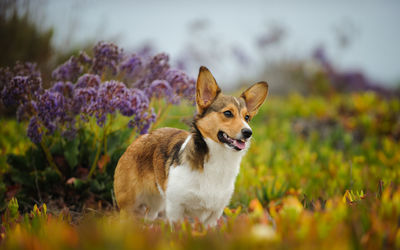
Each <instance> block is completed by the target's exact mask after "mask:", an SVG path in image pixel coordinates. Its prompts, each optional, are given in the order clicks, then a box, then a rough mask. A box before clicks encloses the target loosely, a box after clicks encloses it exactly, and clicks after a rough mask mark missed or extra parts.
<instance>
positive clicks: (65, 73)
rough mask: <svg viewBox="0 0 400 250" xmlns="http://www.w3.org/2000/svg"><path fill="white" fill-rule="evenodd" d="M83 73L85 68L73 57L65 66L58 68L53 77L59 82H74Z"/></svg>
mask: <svg viewBox="0 0 400 250" xmlns="http://www.w3.org/2000/svg"><path fill="white" fill-rule="evenodd" d="M82 71H83V67H82V65H80V63H79V60H78V58H76V57H74V56H72V57H71V58H70V59H69V60H68V61H66V62H65V63H64V64H62V65H60V66H58V67H57V68H56V69H55V70H54V71H53V73H52V75H51V76H52V77H53V79H55V80H57V81H74V80H76V79H77V78H78V76H79V75H80V74H82Z"/></svg>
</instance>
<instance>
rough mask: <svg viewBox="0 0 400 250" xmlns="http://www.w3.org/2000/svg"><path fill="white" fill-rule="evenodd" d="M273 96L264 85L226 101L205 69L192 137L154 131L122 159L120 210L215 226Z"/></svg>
mask: <svg viewBox="0 0 400 250" xmlns="http://www.w3.org/2000/svg"><path fill="white" fill-rule="evenodd" d="M267 93H268V84H267V83H266V82H259V83H256V84H254V85H253V86H251V87H250V88H248V89H247V90H246V91H244V92H243V93H242V94H241V95H240V97H239V98H237V97H233V96H227V95H224V94H222V93H221V90H220V88H219V87H218V85H217V83H216V81H215V79H214V77H213V75H212V74H211V72H210V71H209V70H208V69H207V68H206V67H203V66H202V67H200V71H199V75H198V79H197V83H196V107H197V114H196V115H195V117H194V120H193V123H192V127H191V131H190V132H188V131H185V130H180V129H175V128H160V129H157V130H154V131H152V132H151V133H149V134H145V135H142V136H140V137H138V138H137V139H136V140H135V141H134V142H133V143H132V144H131V145H130V146H129V147H128V149H127V150H126V151H125V153H124V154H123V155H122V156H121V158H120V159H119V162H118V165H117V167H116V169H115V175H114V192H115V198H116V201H117V204H118V206H119V208H120V210H125V211H129V212H132V213H134V214H135V215H138V216H142V217H144V218H145V219H147V220H154V219H156V218H165V217H166V219H167V220H168V221H169V222H170V223H174V222H177V221H179V220H183V219H184V218H189V219H195V218H197V219H198V220H199V221H200V222H202V223H203V224H204V225H206V226H211V227H212V226H215V225H216V224H217V221H218V219H219V218H220V217H221V215H222V213H223V210H224V208H225V206H227V205H228V204H229V202H230V199H231V196H232V194H233V191H234V184H235V179H236V176H237V175H238V173H239V168H240V162H241V159H242V157H243V155H244V154H245V153H246V151H247V149H248V148H249V146H250V139H251V136H252V130H251V128H250V126H249V124H248V123H249V121H250V120H251V119H252V118H253V117H254V115H256V113H257V111H258V109H259V108H260V106H261V105H262V104H263V103H264V100H265V98H266V97H267Z"/></svg>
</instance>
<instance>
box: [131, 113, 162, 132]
mask: <svg viewBox="0 0 400 250" xmlns="http://www.w3.org/2000/svg"><path fill="white" fill-rule="evenodd" d="M155 121H156V114H155V112H154V110H153V109H152V110H151V114H150V115H149V113H148V112H144V113H142V114H141V115H136V116H135V118H134V119H132V120H130V121H129V123H128V127H130V128H136V130H137V131H138V132H139V133H140V134H146V133H147V132H148V131H149V128H150V126H151V124H153V123H154V122H155Z"/></svg>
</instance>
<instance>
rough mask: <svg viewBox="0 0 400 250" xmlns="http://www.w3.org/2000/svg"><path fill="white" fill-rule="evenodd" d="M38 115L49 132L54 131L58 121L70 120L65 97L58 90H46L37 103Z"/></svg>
mask: <svg viewBox="0 0 400 250" xmlns="http://www.w3.org/2000/svg"><path fill="white" fill-rule="evenodd" d="M37 110H38V117H39V118H40V121H41V122H42V123H43V125H44V126H45V127H46V128H47V130H48V133H49V134H52V133H54V131H55V129H56V123H57V122H61V123H62V122H64V121H66V120H69V119H68V117H67V110H68V107H67V103H66V100H65V97H64V96H63V95H62V94H60V93H58V92H50V91H45V93H44V94H43V95H42V96H41V97H40V98H39V100H38V103H37Z"/></svg>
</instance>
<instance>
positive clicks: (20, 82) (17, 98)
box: [1, 76, 42, 106]
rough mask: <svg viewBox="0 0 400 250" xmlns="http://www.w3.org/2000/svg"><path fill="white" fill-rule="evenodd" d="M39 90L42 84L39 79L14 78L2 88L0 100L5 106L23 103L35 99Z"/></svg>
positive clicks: (27, 77) (28, 77)
mask: <svg viewBox="0 0 400 250" xmlns="http://www.w3.org/2000/svg"><path fill="white" fill-rule="evenodd" d="M41 88H42V82H41V79H40V78H36V77H30V76H16V77H14V78H13V79H12V80H11V81H10V82H9V83H8V84H7V85H6V86H5V87H4V88H3V90H2V92H1V99H2V100H3V103H4V105H5V106H11V105H16V104H19V103H25V102H28V101H29V100H30V99H32V98H34V97H36V96H37V95H38V94H39V92H40V91H41Z"/></svg>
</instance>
